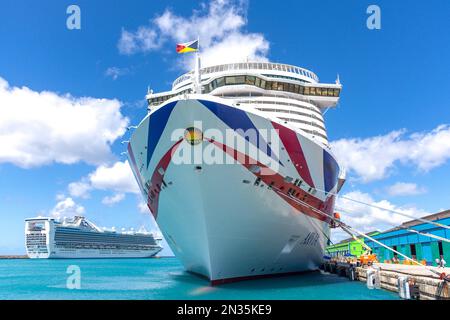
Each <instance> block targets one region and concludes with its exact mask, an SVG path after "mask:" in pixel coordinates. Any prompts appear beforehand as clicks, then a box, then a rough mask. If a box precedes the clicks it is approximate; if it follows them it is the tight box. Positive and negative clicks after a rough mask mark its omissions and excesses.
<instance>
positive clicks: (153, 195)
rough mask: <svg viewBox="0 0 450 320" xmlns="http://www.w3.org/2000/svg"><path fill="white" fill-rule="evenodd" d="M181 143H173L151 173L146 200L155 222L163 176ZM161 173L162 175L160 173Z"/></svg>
mask: <svg viewBox="0 0 450 320" xmlns="http://www.w3.org/2000/svg"><path fill="white" fill-rule="evenodd" d="M181 141H183V140H179V141H178V142H177V143H175V144H174V145H173V146H172V147H171V148H170V149H169V151H167V152H166V154H164V156H163V157H162V158H161V160H159V162H158V164H157V165H156V167H155V170H154V171H153V174H152V178H151V180H150V181H151V184H150V188H149V190H148V198H147V205H148V208H149V209H150V211H151V212H152V214H153V216H154V217H155V220H156V218H157V216H158V202H159V193H160V192H161V188H162V185H163V184H164V183H165V182H164V174H165V173H166V171H167V167H168V166H169V164H170V161H171V160H172V155H173V153H174V152H175V150H176V149H177V148H178V146H179V145H180V143H181ZM160 171H162V173H161V172H160Z"/></svg>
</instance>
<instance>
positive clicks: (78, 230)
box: [25, 216, 162, 259]
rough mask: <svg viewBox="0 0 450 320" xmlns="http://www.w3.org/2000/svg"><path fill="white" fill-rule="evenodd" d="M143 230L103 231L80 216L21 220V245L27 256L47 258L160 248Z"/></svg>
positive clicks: (148, 252)
mask: <svg viewBox="0 0 450 320" xmlns="http://www.w3.org/2000/svg"><path fill="white" fill-rule="evenodd" d="M161 240H162V239H161V238H158V237H155V236H154V235H153V234H152V233H149V232H146V231H139V232H132V231H130V232H122V233H118V232H115V231H106V230H102V229H100V228H98V227H97V226H96V225H95V224H93V223H92V222H90V221H88V220H86V219H85V218H84V217H82V216H76V217H74V218H73V219H65V220H63V221H62V222H60V221H57V220H55V219H53V218H41V217H38V218H30V219H26V220H25V246H26V250H27V255H28V257H29V258H31V259H39V258H41V259H48V258H62V259H66V258H147V257H152V256H154V255H155V254H157V253H158V252H160V251H161V250H162V247H161V245H160V244H159V242H160V241H161Z"/></svg>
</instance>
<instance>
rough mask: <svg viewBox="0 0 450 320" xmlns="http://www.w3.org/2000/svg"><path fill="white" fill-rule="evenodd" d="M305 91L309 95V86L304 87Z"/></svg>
mask: <svg viewBox="0 0 450 320" xmlns="http://www.w3.org/2000/svg"><path fill="white" fill-rule="evenodd" d="M304 93H305V94H307V95H309V87H305V88H304Z"/></svg>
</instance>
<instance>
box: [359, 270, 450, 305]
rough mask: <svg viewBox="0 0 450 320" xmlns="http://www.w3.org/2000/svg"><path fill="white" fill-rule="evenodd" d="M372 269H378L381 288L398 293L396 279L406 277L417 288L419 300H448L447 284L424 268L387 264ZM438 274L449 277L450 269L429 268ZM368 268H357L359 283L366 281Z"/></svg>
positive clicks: (449, 297)
mask: <svg viewBox="0 0 450 320" xmlns="http://www.w3.org/2000/svg"><path fill="white" fill-rule="evenodd" d="M373 267H374V268H379V271H380V284H381V288H383V289H386V290H390V291H395V292H398V282H397V281H398V277H399V276H407V277H408V280H409V281H410V282H412V283H415V284H416V285H417V286H418V289H419V294H420V299H421V300H441V299H445V300H448V299H450V295H449V291H450V289H449V286H450V284H449V283H445V281H444V280H440V279H439V277H438V276H437V275H435V274H433V273H431V272H429V271H427V270H426V269H425V268H423V267H420V266H412V265H403V264H389V263H374V265H373ZM429 268H432V269H434V270H436V271H437V272H439V273H442V272H445V274H447V275H450V268H437V267H429ZM367 270H368V267H367V266H364V267H357V268H356V273H357V279H359V280H360V281H364V282H366V281H367Z"/></svg>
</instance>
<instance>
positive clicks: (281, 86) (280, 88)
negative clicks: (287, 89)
mask: <svg viewBox="0 0 450 320" xmlns="http://www.w3.org/2000/svg"><path fill="white" fill-rule="evenodd" d="M277 89H278V91H283V83H278V88H277Z"/></svg>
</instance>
